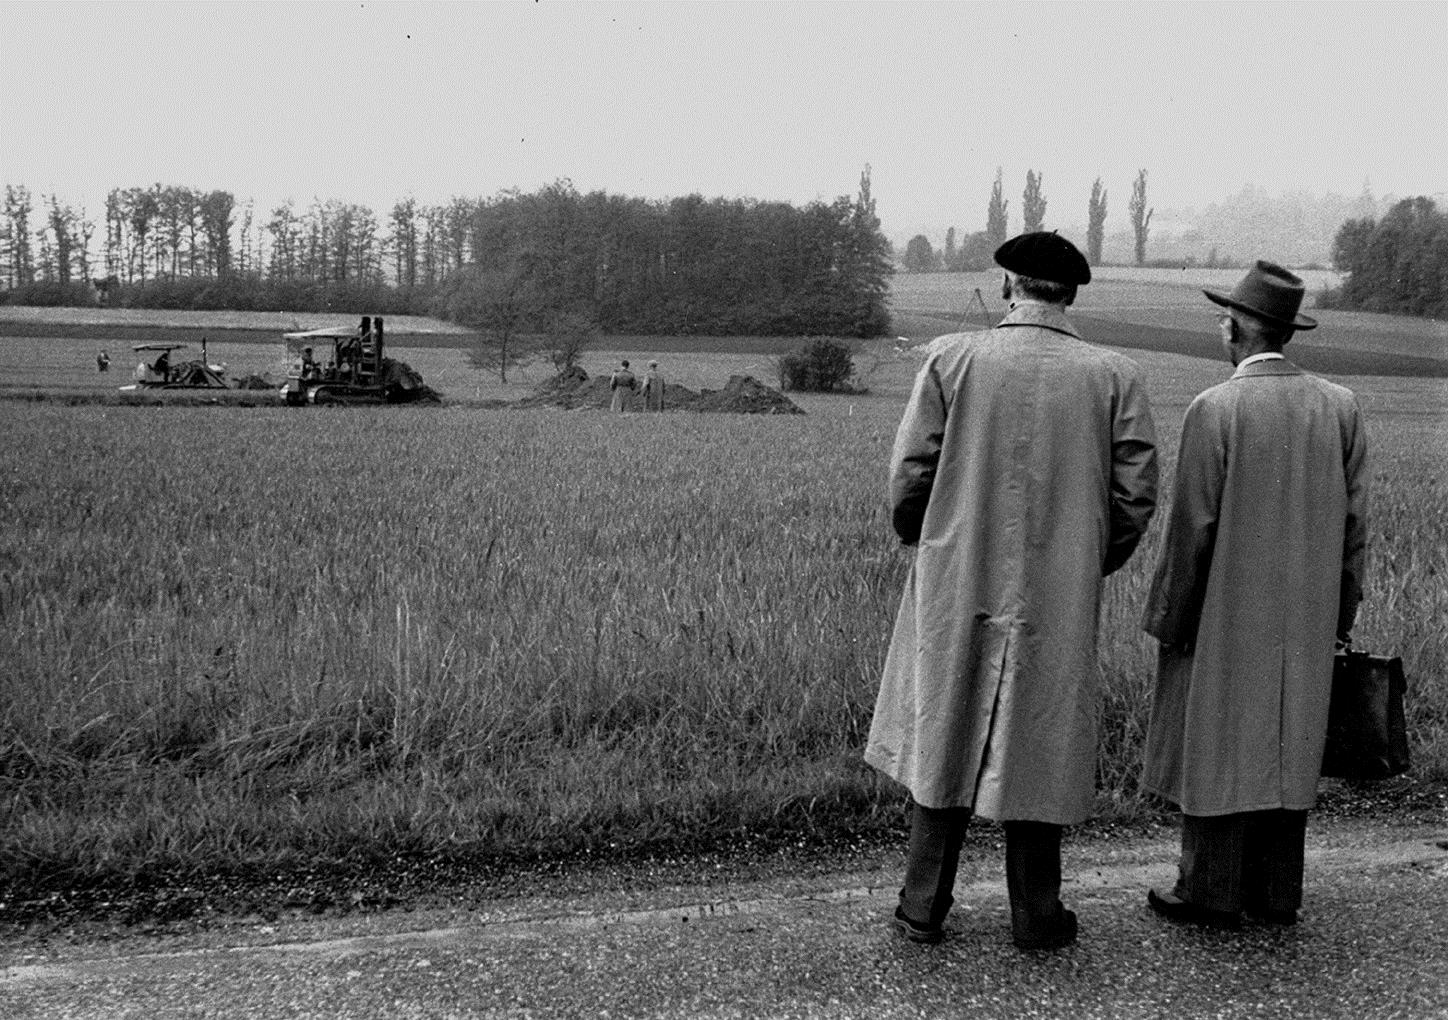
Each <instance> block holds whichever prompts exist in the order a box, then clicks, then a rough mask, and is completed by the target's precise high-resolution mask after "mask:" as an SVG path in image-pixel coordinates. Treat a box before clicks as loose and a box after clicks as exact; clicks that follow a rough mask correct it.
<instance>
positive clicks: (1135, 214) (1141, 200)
mask: <svg viewBox="0 0 1448 1020" xmlns="http://www.w3.org/2000/svg"><path fill="white" fill-rule="evenodd" d="M1127 208H1129V209H1130V210H1131V229H1132V230H1134V231H1136V264H1137V265H1138V266H1144V265H1146V235H1147V231H1148V229H1149V228H1150V226H1151V214H1152V213H1153V212H1155V211H1156V210H1154V209H1148V208H1147V207H1146V171H1145V170H1142V171H1139V172H1138V173H1137V175H1136V183H1135V184H1133V185H1132V186H1131V203H1130V204H1129V205H1128V206H1127Z"/></svg>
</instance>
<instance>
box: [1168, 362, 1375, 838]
mask: <svg viewBox="0 0 1448 1020" xmlns="http://www.w3.org/2000/svg"><path fill="white" fill-rule="evenodd" d="M1366 461H1367V438H1366V435H1365V433H1364V430H1363V425H1362V421H1361V416H1360V414H1359V412H1358V405H1357V400H1356V398H1354V396H1353V394H1352V392H1351V391H1350V390H1347V389H1344V388H1343V387H1341V386H1338V385H1336V384H1334V383H1330V382H1327V381H1326V380H1324V379H1319V378H1317V377H1315V376H1312V375H1308V374H1307V373H1305V372H1303V371H1302V370H1301V369H1299V368H1297V367H1296V366H1295V365H1293V364H1292V363H1291V362H1289V361H1285V360H1273V361H1262V362H1256V363H1253V364H1251V365H1247V366H1244V367H1243V368H1241V369H1238V370H1237V372H1236V373H1235V374H1234V375H1233V376H1232V378H1231V379H1229V380H1228V381H1227V382H1224V383H1222V384H1220V385H1218V386H1214V387H1213V388H1212V389H1209V390H1207V391H1206V392H1204V393H1202V394H1200V395H1198V396H1197V398H1196V399H1195V400H1194V401H1193V402H1192V404H1191V406H1190V407H1189V408H1188V409H1187V414H1186V420H1185V422H1184V423H1183V425H1182V438H1181V452H1180V455H1179V456H1178V459H1177V474H1176V481H1175V484H1174V487H1173V497H1172V506H1171V510H1170V511H1169V513H1168V515H1167V526H1166V531H1165V533H1164V535H1163V536H1162V549H1161V553H1160V559H1159V561H1158V563H1157V568H1156V574H1155V578H1154V580H1153V581H1152V585H1151V590H1150V593H1149V594H1148V596H1147V605H1146V611H1145V615H1144V618H1143V623H1142V625H1143V627H1144V628H1145V629H1146V631H1147V632H1148V633H1150V634H1152V635H1153V636H1155V637H1156V638H1157V639H1158V640H1159V641H1161V642H1162V643H1163V648H1162V652H1161V658H1160V668H1159V670H1158V676H1157V686H1156V691H1155V694H1154V697H1153V703H1152V712H1151V722H1150V725H1149V726H1148V729H1147V749H1146V763H1145V769H1144V774H1143V785H1145V787H1146V788H1147V789H1149V790H1151V791H1153V792H1155V793H1157V794H1160V795H1161V796H1163V797H1165V798H1167V799H1168V800H1170V801H1172V802H1173V803H1175V804H1177V805H1178V806H1179V807H1180V808H1181V809H1182V810H1183V811H1184V812H1185V813H1187V814H1191V815H1203V816H1211V815H1222V814H1233V813H1237V812H1245V811H1261V810H1270V809H1277V808H1285V809H1288V810H1306V809H1308V808H1310V807H1312V805H1313V802H1314V799H1315V796H1316V792H1317V780H1318V771H1319V769H1320V767H1321V764H1322V747H1323V741H1324V739H1325V736H1326V732H1327V708H1328V697H1329V694H1330V693H1331V686H1332V655H1333V642H1334V638H1335V637H1336V635H1337V631H1338V628H1339V627H1341V628H1343V629H1344V630H1345V629H1347V628H1349V627H1351V625H1352V619H1353V616H1354V614H1355V612H1356V610H1357V604H1358V601H1359V600H1360V599H1361V597H1362V595H1361V593H1362V571H1363V549H1364V545H1365V543H1366V539H1367V507H1366V501H1367V468H1366ZM1188 649H1191V650H1190V651H1188Z"/></svg>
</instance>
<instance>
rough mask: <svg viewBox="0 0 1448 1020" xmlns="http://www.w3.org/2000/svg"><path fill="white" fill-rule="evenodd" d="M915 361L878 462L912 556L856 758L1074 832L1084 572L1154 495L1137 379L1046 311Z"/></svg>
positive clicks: (912, 783) (1090, 738)
mask: <svg viewBox="0 0 1448 1020" xmlns="http://www.w3.org/2000/svg"><path fill="white" fill-rule="evenodd" d="M931 351H932V353H931V354H930V355H929V356H928V357H927V359H926V362H925V364H924V366H923V367H922V368H921V370H920V372H919V374H918V375H917V376H916V379H915V387H914V391H913V393H912V395H911V398H910V403H909V406H908V407H907V408H906V411H905V416H904V419H903V420H902V421H901V423H900V428H899V431H898V433H897V435H896V437H895V447H894V451H893V454H892V458H891V466H890V501H891V508H892V514H893V519H894V524H895V529H896V531H897V533H899V534H900V536H901V538H902V539H903V540H905V541H906V542H910V541H912V540H913V539H914V538H915V537H916V535H917V534H918V538H919V548H918V550H917V551H916V554H915V562H914V564H913V566H912V568H911V570H910V574H909V578H908V580H907V581H906V586H905V593H904V597H903V598H902V600H901V603H900V612H899V615H898V616H897V618H896V621H895V631H894V635H893V637H892V639H891V642H890V650H889V653H888V655H887V657H886V660H885V669H884V674H883V677H882V679H881V683H880V693H879V698H878V700H877V702H876V705H875V715H874V719H873V722H872V724H871V729H870V737H869V743H868V745H867V747H866V751H865V760H866V761H868V762H869V763H870V764H871V765H873V766H874V767H875V768H877V769H879V770H881V771H882V772H884V773H885V774H887V775H889V776H891V777H893V778H894V779H896V780H898V781H899V782H901V783H903V784H904V785H905V786H906V787H907V788H909V790H910V793H911V795H912V796H913V797H914V799H915V801H916V802H917V803H919V804H923V805H925V806H926V807H936V808H939V807H970V808H973V809H974V811H975V813H976V814H979V815H982V816H985V817H987V818H994V819H1000V820H1025V821H1042V822H1052V823H1055V824H1061V825H1068V824H1073V823H1075V822H1079V821H1081V820H1083V819H1085V818H1086V817H1088V816H1089V815H1090V812H1091V802H1092V794H1093V786H1094V777H1095V764H1096V740H1097V719H1098V695H1099V690H1100V674H1099V669H1098V666H1097V661H1096V620H1097V610H1098V606H1099V602H1100V596H1101V579H1102V577H1103V576H1104V575H1106V574H1107V573H1110V572H1111V571H1112V570H1114V569H1116V567H1118V566H1120V565H1121V564H1122V563H1124V562H1125V561H1126V559H1127V557H1129V556H1130V555H1131V551H1132V550H1133V549H1134V548H1135V546H1136V543H1137V541H1138V540H1139V539H1140V537H1141V535H1142V533H1143V532H1144V531H1145V530H1146V526H1147V522H1148V521H1149V520H1150V518H1151V514H1152V511H1153V509H1154V507H1155V502H1156V477H1157V468H1156V434H1155V429H1154V427H1153V424H1152V419H1151V411H1150V407H1149V405H1148V403H1147V397H1146V391H1145V387H1144V385H1143V383H1142V380H1141V375H1140V371H1139V370H1138V368H1137V366H1136V364H1135V362H1133V361H1131V360H1130V359H1128V358H1126V357H1124V356H1122V355H1120V354H1116V353H1114V352H1112V351H1109V350H1106V349H1104V348H1101V347H1095V346H1092V345H1090V344H1087V343H1086V342H1085V341H1083V340H1082V339H1081V338H1080V336H1079V334H1077V332H1076V331H1075V329H1074V328H1073V327H1072V326H1071V324H1070V322H1069V321H1068V320H1067V319H1066V317H1065V315H1063V314H1062V313H1061V312H1060V310H1059V309H1057V308H1054V307H1052V306H1044V305H1037V304H1023V305H1019V306H1017V307H1016V308H1015V309H1013V310H1012V311H1011V312H1010V314H1008V315H1007V316H1006V318H1005V319H1004V320H1003V321H1002V322H1001V324H1000V325H999V326H998V327H997V328H995V329H993V330H989V331H986V332H982V333H962V334H958V335H955V336H951V337H943V338H941V339H940V340H939V341H936V342H935V343H934V344H932V347H931Z"/></svg>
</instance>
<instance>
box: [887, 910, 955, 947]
mask: <svg viewBox="0 0 1448 1020" xmlns="http://www.w3.org/2000/svg"><path fill="white" fill-rule="evenodd" d="M894 924H895V927H896V928H899V929H900V934H902V935H904V936H905V937H906V938H907V939H909V940H910V941H911V942H919V943H922V944H924V945H934V944H935V943H937V942H940V941H943V940H944V938H945V929H944V928H942V927H941V926H940V925H938V924H921V923H920V922H919V921H915V920H912V919H911V918H910V917H909V916H907V915H906V913H905V908H904V907H896V908H895V921H894Z"/></svg>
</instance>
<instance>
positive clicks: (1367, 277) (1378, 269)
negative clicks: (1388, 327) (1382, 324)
mask: <svg viewBox="0 0 1448 1020" xmlns="http://www.w3.org/2000/svg"><path fill="white" fill-rule="evenodd" d="M1332 261H1333V265H1334V266H1335V267H1336V268H1337V269H1339V270H1341V271H1342V272H1345V273H1347V274H1348V277H1347V280H1346V281H1345V282H1344V283H1343V285H1342V286H1341V287H1340V288H1338V289H1337V290H1334V291H1329V292H1328V293H1326V294H1324V295H1322V296H1321V297H1319V299H1318V307H1321V308H1355V309H1361V310H1363V311H1369V312H1391V313H1394V314H1399V315H1421V316H1426V317H1429V318H1442V317H1444V316H1445V315H1448V215H1445V214H1444V213H1443V212H1441V211H1439V209H1438V207H1437V205H1435V204H1434V202H1433V200H1432V199H1430V198H1425V197H1422V196H1419V197H1417V198H1405V199H1403V200H1402V201H1400V202H1398V203H1397V204H1396V205H1394V206H1393V207H1392V208H1391V209H1389V210H1388V211H1387V213H1385V214H1384V215H1383V217H1382V218H1381V219H1375V218H1373V217H1361V218H1356V219H1350V220H1348V221H1347V222H1346V223H1344V224H1343V225H1342V227H1341V228H1339V230H1338V232H1337V237H1336V238H1335V239H1334V240H1333V245H1332Z"/></svg>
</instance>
